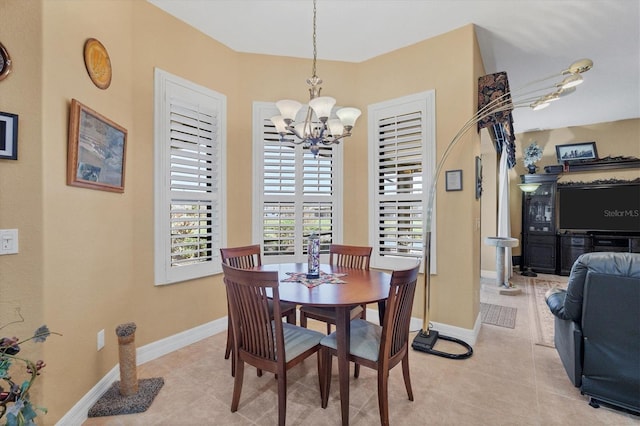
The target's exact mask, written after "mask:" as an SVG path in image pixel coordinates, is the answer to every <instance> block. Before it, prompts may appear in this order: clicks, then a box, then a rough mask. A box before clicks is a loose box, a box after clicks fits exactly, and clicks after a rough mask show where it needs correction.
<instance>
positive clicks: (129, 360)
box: [88, 322, 164, 417]
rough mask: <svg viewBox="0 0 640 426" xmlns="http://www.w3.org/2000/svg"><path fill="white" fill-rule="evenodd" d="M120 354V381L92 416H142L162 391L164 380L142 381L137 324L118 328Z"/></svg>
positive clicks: (90, 415)
mask: <svg viewBox="0 0 640 426" xmlns="http://www.w3.org/2000/svg"><path fill="white" fill-rule="evenodd" d="M116 335H117V336H118V355H119V358H120V381H119V382H115V383H114V384H113V385H112V386H111V388H109V390H107V392H105V394H104V395H102V397H100V399H99V400H98V402H96V403H95V404H94V405H93V407H91V408H90V409H89V413H88V416H89V417H101V416H114V415H117V414H132V413H142V412H143V411H147V409H148V408H149V407H150V406H151V403H152V402H153V399H154V398H155V397H156V395H157V394H158V392H160V388H162V386H163V385H164V379H163V378H162V377H156V378H152V379H141V380H138V373H137V370H136V345H135V335H136V324H135V323H133V322H128V323H125V324H121V325H119V326H118V327H116Z"/></svg>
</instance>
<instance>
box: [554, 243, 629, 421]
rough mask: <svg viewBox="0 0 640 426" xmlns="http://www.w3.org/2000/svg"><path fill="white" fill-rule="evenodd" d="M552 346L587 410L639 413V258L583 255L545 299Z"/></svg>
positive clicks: (626, 255)
mask: <svg viewBox="0 0 640 426" xmlns="http://www.w3.org/2000/svg"><path fill="white" fill-rule="evenodd" d="M545 299H546V302H547V305H548V306H549V308H550V310H551V312H552V313H553V315H554V316H555V318H554V320H555V321H554V322H555V325H554V328H555V337H554V341H555V345H556V349H557V351H558V354H559V355H560V359H561V360H562V364H563V366H564V368H565V370H566V372H567V375H568V376H569V379H571V382H572V383H573V384H574V385H575V386H576V387H578V388H580V391H581V393H582V394H583V395H588V396H589V397H590V402H589V404H590V405H592V406H593V407H598V406H599V402H603V403H607V404H611V405H614V406H617V407H622V408H624V409H628V410H632V411H635V412H640V254H633V253H587V254H583V255H581V256H580V257H578V259H577V260H576V261H575V263H574V264H573V267H572V268H571V274H570V276H569V283H568V288H567V290H561V289H552V290H549V291H548V292H547V294H546V295H545Z"/></svg>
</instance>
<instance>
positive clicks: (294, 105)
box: [276, 99, 302, 121]
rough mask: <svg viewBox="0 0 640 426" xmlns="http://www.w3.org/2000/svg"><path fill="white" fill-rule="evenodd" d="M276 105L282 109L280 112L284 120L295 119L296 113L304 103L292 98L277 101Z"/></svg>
mask: <svg viewBox="0 0 640 426" xmlns="http://www.w3.org/2000/svg"><path fill="white" fill-rule="evenodd" d="M276 106H277V107H278V109H279V110H280V114H281V115H282V118H283V119H284V120H290V121H295V119H296V115H297V114H298V111H300V108H302V104H301V103H300V102H298V101H293V100H291V99H284V100H282V101H278V102H276Z"/></svg>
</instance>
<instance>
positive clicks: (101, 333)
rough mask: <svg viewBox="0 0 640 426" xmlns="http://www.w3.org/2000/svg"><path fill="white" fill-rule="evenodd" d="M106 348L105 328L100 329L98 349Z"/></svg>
mask: <svg viewBox="0 0 640 426" xmlns="http://www.w3.org/2000/svg"><path fill="white" fill-rule="evenodd" d="M102 348H104V329H102V330H100V331H98V350H100V349H102Z"/></svg>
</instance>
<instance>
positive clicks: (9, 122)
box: [0, 112, 18, 160]
mask: <svg viewBox="0 0 640 426" xmlns="http://www.w3.org/2000/svg"><path fill="white" fill-rule="evenodd" d="M3 158H4V159H7V160H17V159H18V115H17V114H10V113H8V112H0V159H3Z"/></svg>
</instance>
